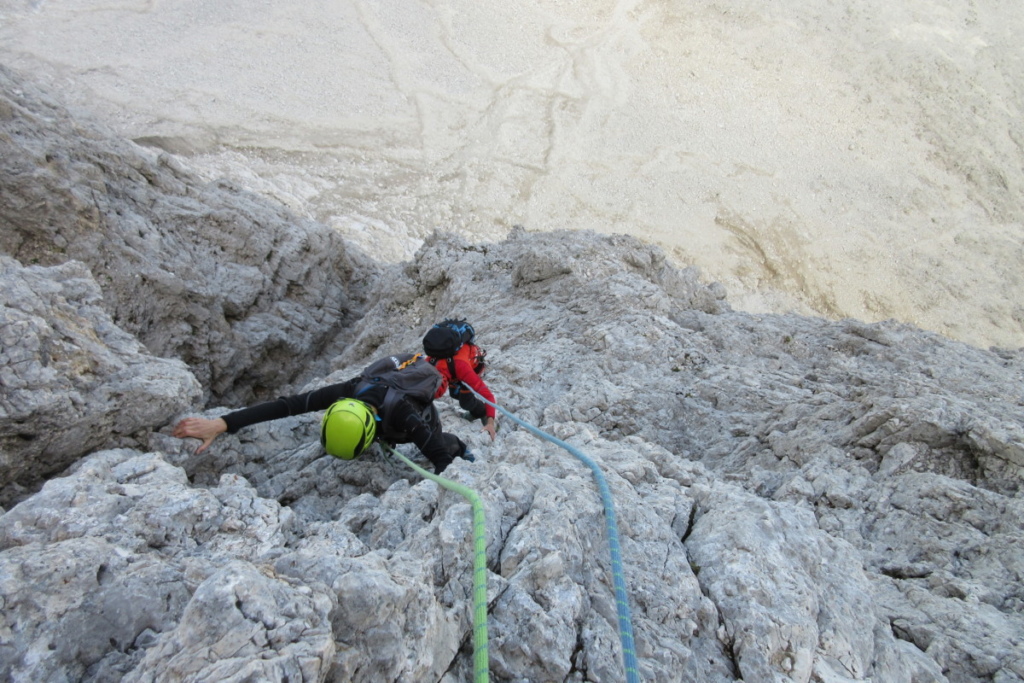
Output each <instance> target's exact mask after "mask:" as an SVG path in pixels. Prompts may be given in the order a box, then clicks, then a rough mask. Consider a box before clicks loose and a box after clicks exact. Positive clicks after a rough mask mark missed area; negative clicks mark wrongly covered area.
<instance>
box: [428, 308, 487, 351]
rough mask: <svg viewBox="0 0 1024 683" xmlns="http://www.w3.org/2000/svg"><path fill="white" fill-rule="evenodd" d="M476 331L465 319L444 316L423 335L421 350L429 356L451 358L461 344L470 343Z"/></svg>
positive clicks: (474, 338) (474, 337) (473, 339)
mask: <svg viewBox="0 0 1024 683" xmlns="http://www.w3.org/2000/svg"><path fill="white" fill-rule="evenodd" d="M475 340H476V331H475V330H474V329H473V326H472V325H470V324H469V323H467V322H466V321H465V320H457V319H454V318H445V319H444V320H442V321H441V322H439V323H437V324H436V325H434V326H433V327H431V328H430V329H429V330H427V334H426V335H424V337H423V350H424V351H425V352H426V354H427V355H428V356H430V357H431V358H451V357H452V356H454V355H455V353H456V352H457V351H458V350H459V349H461V348H462V345H463V344H472V343H473V342H474V341H475Z"/></svg>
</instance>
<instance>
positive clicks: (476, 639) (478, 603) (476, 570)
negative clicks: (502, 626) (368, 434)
mask: <svg viewBox="0 0 1024 683" xmlns="http://www.w3.org/2000/svg"><path fill="white" fill-rule="evenodd" d="M386 448H387V449H388V450H389V451H391V452H392V453H393V454H394V455H396V456H397V457H398V458H399V459H400V460H402V462H404V463H405V464H406V465H408V466H409V467H411V468H413V469H414V470H416V472H418V473H419V474H420V475H422V476H424V477H426V478H427V479H430V480H431V481H433V482H437V483H438V484H439V485H441V486H443V487H444V488H446V489H448V490H449V491H454V492H455V493H458V494H459V495H461V496H462V497H463V498H465V499H466V500H468V501H469V504H470V505H471V506H472V508H473V680H474V681H475V682H476V683H487V680H488V676H489V672H490V661H489V658H488V655H487V521H486V519H485V518H484V505H483V503H482V502H481V501H480V496H478V495H477V493H476V491H474V490H473V489H471V488H469V487H468V486H463V485H462V484H459V483H457V482H454V481H452V480H451V479H445V478H444V477H439V476H437V475H436V474H433V473H431V472H428V471H427V470H425V469H423V468H422V467H420V466H419V465H417V464H416V463H414V462H413V461H412V460H410V459H409V458H407V457H405V456H404V455H402V454H401V453H399V452H398V451H396V450H395V449H394V448H392V447H391V446H386Z"/></svg>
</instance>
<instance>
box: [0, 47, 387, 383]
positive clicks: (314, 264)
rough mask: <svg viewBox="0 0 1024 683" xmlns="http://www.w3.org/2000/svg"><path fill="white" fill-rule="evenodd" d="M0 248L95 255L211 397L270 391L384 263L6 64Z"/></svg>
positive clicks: (136, 325) (356, 300)
mask: <svg viewBox="0 0 1024 683" xmlns="http://www.w3.org/2000/svg"><path fill="white" fill-rule="evenodd" d="M0 192H2V196H3V201H2V202H0V253H4V254H7V255H9V256H12V257H14V258H16V259H18V260H19V261H20V262H21V263H22V264H24V265H26V266H28V265H55V264H59V263H63V262H65V261H67V260H71V259H74V260H78V261H81V262H83V263H85V264H86V265H87V266H88V267H89V269H90V270H91V272H92V274H93V277H94V278H95V279H96V281H97V282H98V283H99V285H100V288H101V289H102V290H103V302H102V304H103V306H104V308H106V310H107V311H108V313H110V315H111V317H112V318H113V320H114V322H115V323H116V324H117V325H118V326H120V327H121V328H122V329H124V330H125V331H127V332H129V333H130V334H133V335H135V336H136V337H138V339H139V340H141V341H142V343H143V344H145V345H146V347H147V348H149V350H150V351H151V352H152V353H154V354H155V355H158V356H164V357H173V358H180V359H182V360H184V361H185V362H186V363H188V365H189V366H190V367H191V368H192V370H193V372H194V373H195V374H196V376H197V377H198V378H199V379H200V381H201V382H202V384H203V387H204V389H205V390H206V392H207V395H208V396H209V397H211V398H215V399H216V400H217V401H218V402H219V403H238V402H245V401H249V400H251V399H252V398H253V397H254V396H266V395H269V394H272V393H273V392H274V391H276V390H277V388H278V387H280V386H282V385H285V384H288V383H289V382H292V381H294V380H295V379H296V377H297V376H299V375H300V374H302V373H308V372H309V369H310V367H311V366H310V365H309V362H308V361H309V359H310V358H312V357H315V356H318V355H320V354H322V353H323V352H324V349H325V348H327V347H330V346H331V345H332V344H334V343H336V341H337V338H338V337H339V336H343V334H344V332H345V330H346V329H347V328H348V327H349V326H350V325H351V323H352V322H353V321H355V320H357V319H358V318H359V317H360V315H359V311H360V308H361V306H362V300H363V297H364V295H365V288H366V287H367V286H368V285H369V284H371V283H372V280H373V278H374V275H375V272H376V267H375V266H374V265H373V264H372V263H371V262H369V261H368V260H367V259H366V258H365V257H363V256H361V255H360V254H359V253H358V251H357V250H355V249H353V248H352V247H350V246H349V245H347V244H346V243H345V242H344V241H343V240H342V239H341V238H340V237H339V236H338V234H337V233H335V232H334V231H332V230H330V229H328V228H326V227H325V226H322V225H319V224H317V223H314V222H312V221H310V220H307V219H304V218H300V217H298V216H296V215H294V214H292V213H291V212H289V211H287V210H286V209H284V208H283V207H282V206H280V205H278V204H274V203H272V202H269V201H267V200H265V199H263V198H260V197H258V196H255V195H253V194H251V193H247V192H243V191H241V190H239V189H237V188H235V187H233V186H232V185H231V184H230V183H228V182H225V181H220V182H213V183H204V182H200V181H199V180H198V179H197V178H195V177H194V176H193V175H191V174H190V173H189V172H188V170H186V169H185V168H184V167H182V165H181V164H180V163H179V162H178V161H176V159H175V158H174V157H172V156H170V155H167V154H153V153H151V152H150V151H147V150H146V149H144V148H142V147H139V146H137V145H134V144H132V143H130V142H127V141H125V140H121V139H118V138H115V137H113V136H112V135H111V134H110V133H109V132H107V131H106V130H105V129H103V128H102V127H101V126H99V125H98V124H96V123H92V122H88V121H86V120H80V119H79V118H76V117H72V116H71V115H70V114H69V113H68V112H67V111H65V110H64V109H63V108H62V107H61V106H59V104H57V103H56V102H54V101H53V100H52V99H51V98H50V97H48V96H46V95H45V94H43V93H40V92H38V91H37V90H36V89H35V88H34V87H33V86H32V85H31V84H30V83H25V82H22V80H21V79H19V78H18V77H16V76H15V75H14V74H13V73H12V72H10V71H9V70H7V69H5V68H3V67H0Z"/></svg>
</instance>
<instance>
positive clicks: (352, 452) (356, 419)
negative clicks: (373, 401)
mask: <svg viewBox="0 0 1024 683" xmlns="http://www.w3.org/2000/svg"><path fill="white" fill-rule="evenodd" d="M376 434H377V419H376V417H375V416H374V414H373V409H371V408H370V406H368V405H366V404H365V403H363V402H362V401H356V400H355V399H351V398H344V399H342V400H340V401H335V402H334V403H332V404H331V407H330V408H328V409H327V412H326V413H324V417H323V420H322V421H321V422H320V443H321V444H322V445H323V447H324V450H325V451H327V452H328V453H330V454H331V455H333V456H334V457H336V458H341V459H342V460H352V459H353V458H358V457H359V454H360V453H362V452H363V451H365V450H366V449H367V448H369V446H370V444H372V443H373V437H374V436H375V435H376Z"/></svg>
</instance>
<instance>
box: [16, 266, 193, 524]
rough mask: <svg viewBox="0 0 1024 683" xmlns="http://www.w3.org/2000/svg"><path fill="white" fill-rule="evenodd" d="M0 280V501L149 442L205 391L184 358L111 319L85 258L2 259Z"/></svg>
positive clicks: (21, 494) (17, 497)
mask: <svg viewBox="0 0 1024 683" xmlns="http://www.w3.org/2000/svg"><path fill="white" fill-rule="evenodd" d="M0 283H2V284H3V290H4V299H3V301H2V302H0V387H2V388H3V392H2V393H0V504H3V505H9V504H10V502H11V501H13V500H17V499H19V498H20V497H22V496H23V495H24V493H25V492H26V491H27V490H31V489H33V488H38V486H39V484H41V483H42V481H43V480H44V478H46V477H48V476H52V475H54V474H56V473H58V472H60V471H62V470H64V469H65V468H66V467H67V466H68V465H70V464H72V463H73V462H75V461H76V460H78V459H79V458H81V457H82V456H83V455H86V454H87V453H89V452H91V451H93V450H96V449H97V448H100V447H102V446H105V445H106V446H109V445H115V444H121V445H135V446H139V445H144V444H146V443H147V441H148V436H147V435H148V433H149V431H150V430H151V429H152V428H153V426H154V425H160V424H166V423H167V422H168V421H169V420H170V419H171V418H172V417H174V416H175V415H176V414H178V413H180V412H181V411H183V410H186V409H188V408H189V407H190V406H192V405H194V404H195V403H196V402H197V401H198V400H199V399H200V397H201V396H202V390H201V388H200V386H199V382H197V381H196V378H195V377H194V376H193V375H192V373H191V372H189V370H188V368H187V367H186V366H185V364H184V363H182V362H181V361H176V360H166V359H163V358H155V357H153V356H152V355H150V354H149V353H147V352H146V349H145V347H144V346H142V344H140V343H139V341H138V340H137V339H136V338H135V337H133V336H131V335H130V334H128V333H126V332H124V331H123V330H121V329H120V328H118V327H117V326H116V325H114V323H113V322H112V321H111V320H110V316H109V315H107V313H106V311H104V310H103V308H102V307H101V305H102V294H101V293H100V288H99V286H98V285H97V284H96V281H95V280H94V279H93V277H92V275H91V273H90V272H89V270H88V268H86V266H85V265H84V264H82V263H80V262H78V261H68V262H66V263H63V264H61V265H59V266H53V267H49V268H46V267H42V266H33V267H30V268H24V267H22V265H21V264H20V263H18V262H17V261H15V260H14V259H12V258H9V257H6V256H0Z"/></svg>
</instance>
